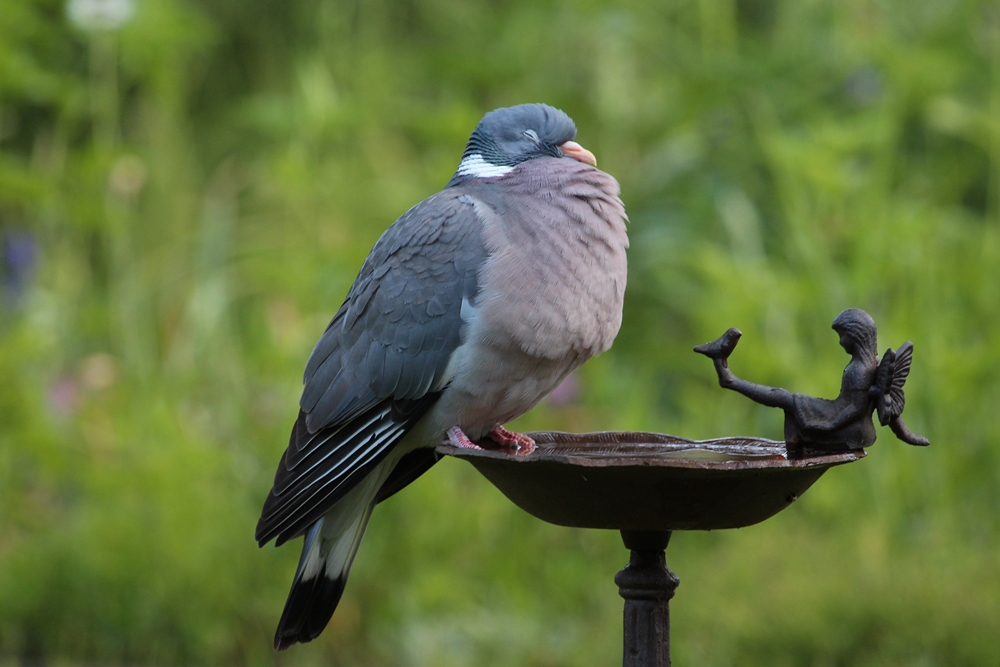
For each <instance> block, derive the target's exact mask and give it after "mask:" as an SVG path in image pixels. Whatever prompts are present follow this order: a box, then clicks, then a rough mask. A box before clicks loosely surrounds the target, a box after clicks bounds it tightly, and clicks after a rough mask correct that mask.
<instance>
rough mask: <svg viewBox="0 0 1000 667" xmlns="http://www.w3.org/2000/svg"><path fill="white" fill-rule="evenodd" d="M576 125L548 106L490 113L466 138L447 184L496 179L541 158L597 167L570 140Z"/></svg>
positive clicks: (528, 106) (525, 107)
mask: <svg viewBox="0 0 1000 667" xmlns="http://www.w3.org/2000/svg"><path fill="white" fill-rule="evenodd" d="M575 136H576V125H575V124H574V123H573V119H571V118H570V117H569V116H567V115H566V114H565V113H564V112H562V111H560V110H559V109H556V108H555V107H550V106H549V105H547V104H520V105H518V106H516V107H505V108H502V109H495V110H494V111H491V112H489V113H488V114H486V115H485V116H483V119H482V120H481V121H479V125H477V126H476V129H475V130H474V131H473V132H472V136H471V137H469V143H468V144H467V145H466V147H465V153H464V154H463V155H462V162H461V164H459V165H458V170H457V171H456V172H455V176H454V177H452V179H451V183H449V185H456V184H458V183H464V182H466V181H468V180H470V179H473V178H496V177H499V176H503V175H504V174H507V173H508V172H510V171H511V170H512V169H513V168H514V167H516V166H517V165H519V164H521V163H522V162H527V161H528V160H533V159H535V158H540V157H556V158H561V157H569V158H573V159H575V160H579V161H580V162H585V163H587V164H590V165H596V164H597V160H596V158H594V154H593V153H591V152H590V151H588V150H587V149H586V148H584V147H583V146H581V145H580V144H578V143H576V142H575V141H573V137H575Z"/></svg>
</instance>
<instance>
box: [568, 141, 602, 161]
mask: <svg viewBox="0 0 1000 667" xmlns="http://www.w3.org/2000/svg"><path fill="white" fill-rule="evenodd" d="M559 150H561V151H562V152H563V155H565V156H566V157H571V158H573V159H574V160H579V161H580V162H583V163H584V164H589V165H591V166H592V167H596V166H597V158H596V157H594V154H593V153H591V152H590V151H588V150H587V149H586V148H584V147H583V146H581V145H580V144H578V143H576V142H575V141H567V142H566V143H564V144H560V145H559Z"/></svg>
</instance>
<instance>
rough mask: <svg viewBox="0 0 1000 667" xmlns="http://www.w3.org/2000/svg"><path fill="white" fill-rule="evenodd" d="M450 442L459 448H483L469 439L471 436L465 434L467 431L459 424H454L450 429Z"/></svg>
mask: <svg viewBox="0 0 1000 667" xmlns="http://www.w3.org/2000/svg"><path fill="white" fill-rule="evenodd" d="M448 442H450V443H451V445H452V446H453V447H458V448H459V449H478V450H482V449H483V448H482V447H480V446H479V445H477V444H476V443H474V442H472V441H471V440H469V436H467V435H465V432H464V431H462V429H460V428H459V427H457V426H452V427H451V428H450V429H448Z"/></svg>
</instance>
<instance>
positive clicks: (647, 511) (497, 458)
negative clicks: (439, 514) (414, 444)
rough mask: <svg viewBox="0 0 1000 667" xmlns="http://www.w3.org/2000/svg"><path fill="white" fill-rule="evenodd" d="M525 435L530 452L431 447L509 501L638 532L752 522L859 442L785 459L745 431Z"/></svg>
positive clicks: (570, 520) (773, 444) (580, 523)
mask: <svg viewBox="0 0 1000 667" xmlns="http://www.w3.org/2000/svg"><path fill="white" fill-rule="evenodd" d="M528 435H530V436H531V437H532V438H534V439H535V442H536V444H537V448H536V449H535V451H534V452H532V453H531V454H529V455H527V456H515V455H511V454H508V453H505V452H503V451H498V450H478V449H467V448H459V447H454V446H451V445H448V444H442V445H440V446H438V448H437V451H438V453H439V454H443V455H449V456H453V457H455V458H460V459H464V460H466V461H468V462H469V463H471V464H472V465H473V466H474V467H475V468H476V469H477V470H478V471H479V472H480V473H481V474H482V475H483V476H484V477H486V478H487V479H488V480H489V481H490V482H492V483H493V485H494V486H496V487H497V488H498V489H499V490H500V491H501V492H502V493H503V494H504V495H505V496H507V498H508V499H510V500H511V501H512V502H513V503H514V504H515V505H517V506H518V507H520V508H521V509H523V510H525V511H526V512H528V513H529V514H532V515H534V516H535V517H537V518H539V519H542V520H543V521H547V522H549V523H554V524H557V525H562V526H572V527H579V528H603V529H613V530H641V531H667V530H670V531H672V530H719V529H725V528H741V527H744V526H750V525H753V524H755V523H759V522H761V521H764V520H765V519H768V518H770V517H771V516H773V515H775V514H777V513H778V512H780V511H781V510H783V509H785V508H786V507H788V505H790V504H791V503H792V502H794V501H795V500H796V499H798V497H799V496H801V495H802V494H803V493H804V492H805V491H806V489H808V488H809V487H810V486H812V484H813V483H814V482H815V481H816V480H817V479H819V477H820V476H821V475H823V473H825V472H826V471H827V470H828V469H829V468H831V467H833V466H838V465H843V464H845V463H851V462H854V461H857V460H859V459H861V458H864V456H865V452H864V450H849V451H842V452H835V453H824V454H820V455H816V456H809V457H805V458H795V459H787V458H782V457H780V456H779V455H780V454H783V453H784V443H782V442H778V441H774V440H765V439H761V438H750V437H734V438H721V439H718V440H703V441H695V440H688V439H686V438H679V437H676V436H671V435H666V434H661V433H641V432H601V433H580V434H575V433H560V432H549V431H546V432H539V433H529V434H528ZM753 453H757V454H759V455H758V456H753V455H752V454H753ZM706 456H708V457H709V458H710V459H711V458H715V459H718V460H706V459H705V458H704V457H706Z"/></svg>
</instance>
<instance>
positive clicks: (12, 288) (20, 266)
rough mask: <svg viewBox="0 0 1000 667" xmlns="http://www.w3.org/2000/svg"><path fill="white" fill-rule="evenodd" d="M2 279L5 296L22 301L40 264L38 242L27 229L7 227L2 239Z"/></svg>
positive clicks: (0, 267)
mask: <svg viewBox="0 0 1000 667" xmlns="http://www.w3.org/2000/svg"><path fill="white" fill-rule="evenodd" d="M0 253H2V255H0V279H2V280H3V293H4V296H5V297H6V298H7V300H9V301H10V302H11V303H13V304H15V305H16V304H18V303H20V302H21V299H22V297H23V296H24V292H25V291H26V289H27V287H28V284H29V283H30V282H31V279H32V277H33V276H34V274H35V266H36V265H37V264H38V244H37V243H36V242H35V237H34V236H32V234H31V233H30V232H28V231H25V230H19V229H5V230H4V231H3V238H2V240H0Z"/></svg>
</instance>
